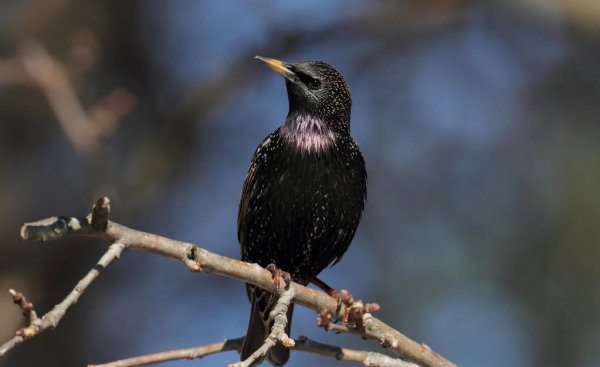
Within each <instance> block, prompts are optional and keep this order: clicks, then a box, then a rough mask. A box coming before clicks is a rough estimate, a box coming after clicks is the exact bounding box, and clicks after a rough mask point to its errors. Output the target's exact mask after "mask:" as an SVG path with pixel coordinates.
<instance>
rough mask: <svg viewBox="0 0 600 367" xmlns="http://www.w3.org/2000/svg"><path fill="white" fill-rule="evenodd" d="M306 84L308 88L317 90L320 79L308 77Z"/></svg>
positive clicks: (319, 85)
mask: <svg viewBox="0 0 600 367" xmlns="http://www.w3.org/2000/svg"><path fill="white" fill-rule="evenodd" d="M306 85H307V86H308V89H310V90H317V89H319V88H321V81H320V80H319V79H314V78H310V79H309V80H308V83H307V84H306Z"/></svg>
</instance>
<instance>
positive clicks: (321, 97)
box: [256, 56, 352, 131]
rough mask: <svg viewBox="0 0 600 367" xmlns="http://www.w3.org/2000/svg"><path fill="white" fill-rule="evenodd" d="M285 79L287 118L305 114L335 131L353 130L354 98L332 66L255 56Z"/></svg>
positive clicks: (314, 62)
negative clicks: (351, 127) (352, 112)
mask: <svg viewBox="0 0 600 367" xmlns="http://www.w3.org/2000/svg"><path fill="white" fill-rule="evenodd" d="M256 58H257V59H259V60H261V61H263V62H264V63H265V64H266V65H267V66H269V67H270V68H271V69H273V70H275V71H276V72H277V73H279V74H281V75H282V76H283V77H284V78H285V79H286V86H287V92H288V100H289V103H290V110H289V113H288V116H292V115H298V114H300V115H301V114H305V115H308V116H312V117H316V118H319V119H321V120H322V121H324V122H325V123H326V124H328V125H330V127H332V128H335V129H342V130H348V131H349V128H350V110H351V107H352V98H351V97H350V91H349V90H348V86H346V82H345V81H344V78H343V77H342V74H340V72H339V71H337V70H336V69H335V68H334V67H333V66H331V65H329V64H326V63H324V62H321V61H301V62H296V63H286V62H283V61H280V60H276V59H270V58H266V57H261V56H256Z"/></svg>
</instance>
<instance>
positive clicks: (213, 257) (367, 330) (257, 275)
mask: <svg viewBox="0 0 600 367" xmlns="http://www.w3.org/2000/svg"><path fill="white" fill-rule="evenodd" d="M108 211H109V200H108V198H105V197H104V198H100V199H98V201H97V202H96V204H95V206H94V210H93V211H92V214H90V215H88V216H87V217H85V218H75V217H52V218H48V219H44V220H42V221H38V222H34V223H26V224H25V225H23V227H22V228H21V236H22V237H23V239H26V240H38V241H46V240H51V239H56V238H59V237H62V236H66V235H83V236H90V237H97V238H102V239H105V240H107V241H109V242H110V243H113V246H111V249H112V250H109V251H108V252H107V253H106V254H105V255H104V256H103V257H102V259H101V261H100V262H99V265H100V266H97V267H96V268H95V269H93V270H92V271H90V273H89V274H88V275H87V276H86V277H85V278H84V279H82V280H81V281H80V283H79V284H78V286H77V287H76V288H75V289H74V290H73V292H71V294H69V296H68V297H67V298H66V299H65V300H64V301H63V302H61V303H60V304H59V305H57V306H56V307H55V309H54V310H52V311H51V312H49V313H48V314H47V315H45V316H44V317H43V318H42V320H43V321H42V326H43V327H40V328H39V330H38V331H37V332H36V333H35V334H34V335H37V334H38V333H39V331H43V330H45V329H47V328H49V327H51V326H55V325H56V323H57V322H58V320H60V317H62V315H63V314H64V312H65V311H66V309H67V308H68V307H69V306H70V305H71V304H73V303H74V302H75V301H76V300H77V298H78V297H79V295H80V294H81V292H82V291H83V290H84V289H85V288H86V287H87V286H88V285H89V284H90V283H91V281H92V280H93V279H94V278H95V277H96V276H97V275H98V274H97V272H98V271H99V270H100V269H103V268H104V267H105V266H106V265H108V264H109V263H110V261H112V260H113V259H114V258H116V257H118V255H119V254H120V253H121V251H123V249H125V248H133V249H137V250H142V251H148V252H152V253H155V254H158V255H162V256H166V257H170V258H173V259H177V260H179V261H181V262H183V263H184V264H185V265H186V266H187V267H188V268H189V269H190V270H192V271H195V272H198V271H201V270H205V271H207V272H212V273H217V274H220V275H224V276H227V277H231V278H234V279H238V280H242V281H244V282H247V283H251V284H254V285H256V286H259V287H261V288H263V289H266V290H268V291H270V292H277V289H276V287H275V285H274V282H273V279H272V275H271V272H269V271H268V270H266V269H264V268H262V267H260V266H258V265H256V264H248V263H245V262H242V261H239V260H234V259H231V258H228V257H225V256H221V255H218V254H216V253H213V252H210V251H208V250H206V249H203V248H201V247H199V246H197V245H194V244H191V243H186V242H180V241H176V240H171V239H168V238H165V237H161V236H157V235H154V234H150V233H145V232H141V231H136V230H134V229H130V228H127V227H125V226H122V225H120V224H117V223H115V222H111V221H109V220H108V219H107V215H108ZM115 244H116V245H115ZM290 291H291V292H293V293H292V294H293V300H292V302H294V303H297V304H300V305H302V306H305V307H308V308H310V309H312V310H315V311H316V312H320V311H321V310H326V311H327V312H328V313H330V314H331V315H335V316H336V318H337V319H342V318H344V315H345V314H346V306H345V305H342V306H341V307H339V306H338V302H337V301H336V300H335V299H334V298H332V297H330V296H329V295H327V294H325V293H323V292H320V291H317V290H314V289H311V288H308V287H305V286H302V285H300V284H297V283H294V282H292V283H291V284H290ZM349 321H350V322H349V325H354V324H356V325H361V329H356V330H351V331H353V332H357V333H359V334H360V335H362V336H363V337H366V338H375V339H377V340H378V341H379V342H380V343H381V344H383V345H384V346H385V347H388V348H389V350H390V351H391V352H393V353H395V354H397V355H398V356H400V357H401V358H403V359H407V360H409V361H412V362H414V363H416V364H418V365H420V366H423V367H428V366H431V367H433V366H439V367H441V366H444V367H448V366H454V365H453V364H452V363H451V362H449V361H447V360H446V359H444V358H443V357H441V356H440V355H438V354H437V353H435V352H433V351H432V350H431V349H430V348H429V347H427V346H425V345H421V344H418V343H416V342H414V341H412V340H411V339H409V338H408V337H406V336H405V335H403V334H402V333H400V332H399V331H397V330H395V329H393V328H392V327H390V326H388V325H386V324H385V323H383V322H382V321H380V320H378V319H376V318H375V317H373V316H372V315H371V314H369V313H364V314H363V315H362V319H361V320H349ZM21 341H22V340H21ZM13 347H14V345H13ZM11 348H12V347H11ZM9 349H10V348H5V347H4V346H2V347H0V350H1V351H2V354H4V353H6V351H7V350H9ZM0 355H1V354H0Z"/></svg>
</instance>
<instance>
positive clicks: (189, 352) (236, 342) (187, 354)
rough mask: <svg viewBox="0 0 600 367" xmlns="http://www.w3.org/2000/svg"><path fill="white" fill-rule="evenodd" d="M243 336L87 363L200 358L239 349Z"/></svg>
mask: <svg viewBox="0 0 600 367" xmlns="http://www.w3.org/2000/svg"><path fill="white" fill-rule="evenodd" d="M243 342H244V338H243V337H242V338H237V339H226V340H223V341H221V342H218V343H213V344H207V345H201V346H198V347H193V348H185V349H175V350H169V351H165V352H160V353H152V354H146V355H143V356H138V357H132V358H127V359H121V360H118V361H114V362H109V363H103V364H89V365H88V367H134V366H147V365H149V364H155V363H161V362H168V361H174V360H177V359H194V358H202V357H206V356H208V355H211V354H215V353H220V352H227V351H230V350H235V351H238V352H239V351H240V349H241V348H242V343H243Z"/></svg>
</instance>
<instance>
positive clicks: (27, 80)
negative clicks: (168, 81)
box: [0, 35, 136, 156]
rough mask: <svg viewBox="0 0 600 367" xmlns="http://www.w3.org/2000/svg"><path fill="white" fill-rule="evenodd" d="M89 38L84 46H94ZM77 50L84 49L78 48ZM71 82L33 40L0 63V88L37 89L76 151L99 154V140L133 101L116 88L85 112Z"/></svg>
mask: <svg viewBox="0 0 600 367" xmlns="http://www.w3.org/2000/svg"><path fill="white" fill-rule="evenodd" d="M90 38H91V36H89V35H88V37H87V43H93V42H92V41H91V40H89V39H90ZM79 43H84V42H79ZM78 48H79V49H81V48H84V47H83V46H81V45H80V46H78ZM80 53H83V52H80ZM89 58H91V56H88V57H87V59H89ZM72 59H76V60H77V61H78V62H79V64H81V63H82V61H81V60H80V59H86V57H81V56H80V57H79V58H77V57H72ZM86 62H87V63H88V64H89V63H91V62H92V61H89V60H87V61H86ZM72 63H73V64H77V62H72ZM80 68H81V67H80ZM70 79H71V78H70V75H69V72H68V71H67V68H66V67H65V65H63V63H61V62H60V61H59V60H57V59H55V58H54V57H52V56H51V55H50V53H49V52H48V51H47V50H46V48H44V46H42V44H40V43H39V42H37V41H34V40H29V41H25V42H22V43H21V45H20V51H19V55H18V57H14V58H8V59H0V84H7V85H10V84H21V85H28V86H33V87H37V88H38V89H39V90H40V91H41V92H42V94H43V95H44V97H45V98H46V100H47V101H48V104H49V105H50V108H51V109H52V112H53V113H54V115H55V116H56V118H57V120H58V122H59V124H60V127H61V128H62V130H63V132H64V133H65V135H66V137H67V139H68V140H69V141H70V142H71V144H72V145H73V147H74V148H75V150H76V151H77V152H79V153H81V154H84V155H86V156H91V155H93V154H94V153H95V152H96V151H97V150H98V148H99V145H100V139H101V138H102V137H105V136H109V135H112V134H113V133H114V131H115V130H116V128H117V126H118V122H119V121H120V119H121V118H122V117H124V116H126V115H127V114H129V113H130V112H131V111H132V110H133V109H134V108H135V104H136V98H135V96H134V95H133V94H131V93H129V92H128V91H127V90H126V89H125V88H122V87H121V88H115V89H114V90H112V91H110V92H109V93H108V94H107V95H106V96H105V97H104V98H103V99H102V100H100V101H99V102H98V103H96V104H94V105H93V106H92V107H91V108H90V109H89V111H87V110H86V109H85V108H84V107H83V105H82V104H81V102H80V101H79V98H78V97H77V94H76V92H75V88H74V86H73V84H72V83H71V80H70Z"/></svg>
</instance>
